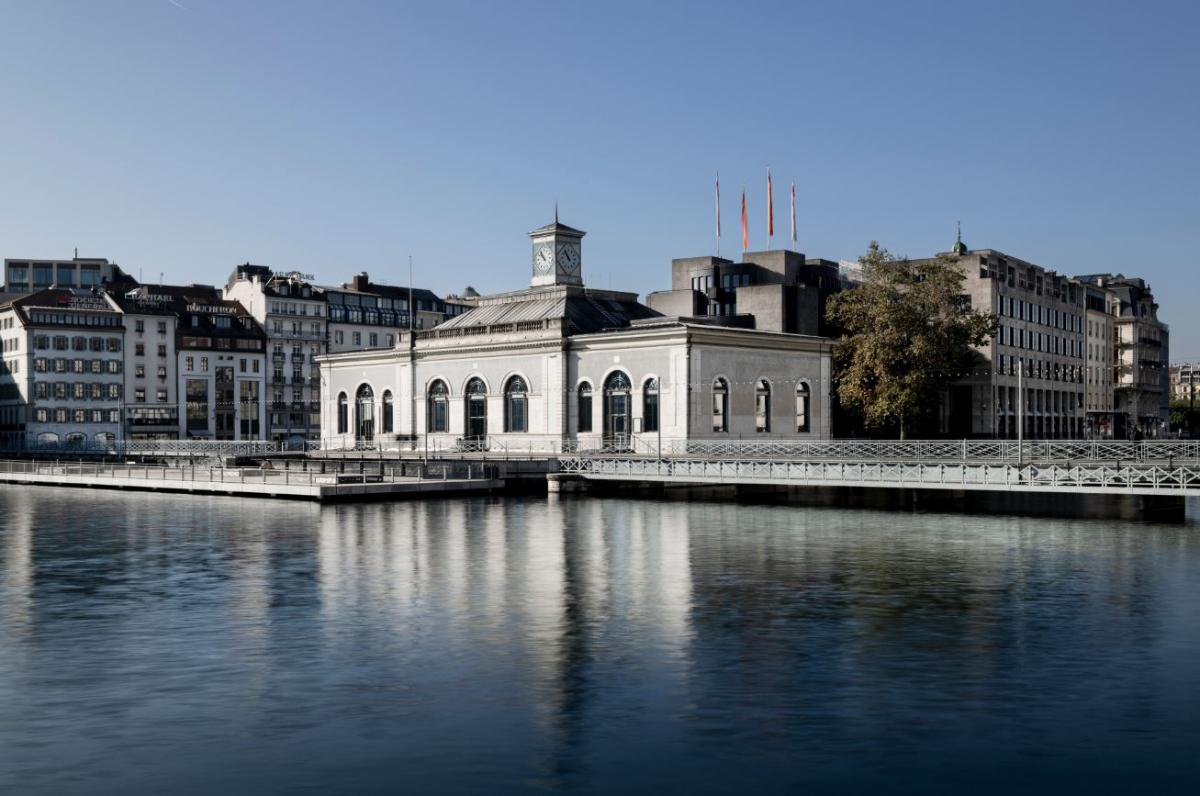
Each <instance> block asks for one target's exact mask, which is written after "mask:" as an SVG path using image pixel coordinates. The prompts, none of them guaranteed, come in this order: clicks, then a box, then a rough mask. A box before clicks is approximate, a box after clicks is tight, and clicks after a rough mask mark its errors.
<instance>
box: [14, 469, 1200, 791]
mask: <svg viewBox="0 0 1200 796" xmlns="http://www.w3.org/2000/svg"><path fill="white" fill-rule="evenodd" d="M1198 750H1200V520H1193V519H1188V520H1184V521H1181V522H1179V523H1175V524H1160V523H1153V522H1135V521H1099V520H1063V519H1043V518H1031V517H1016V516H970V515H956V514H939V513H932V512H924V513H922V512H909V511H875V510H862V509H848V508H831V507H807V508H805V507H796V506H784V505H751V504H744V503H743V504H737V503H716V502H707V503H705V502H696V503H685V502H668V501H657V500H626V499H620V498H549V499H547V498H507V499H501V498H472V499H458V500H453V501H442V500H439V501H428V502H411V503H376V504H366V505H346V506H327V507H318V506H314V505H310V504H306V503H290V502H270V501H254V500H249V499H237V498H221V497H188V496H166V495H149V494H133V493H118V492H108V491H79V490H65V489H62V490H60V489H48V488H19V487H0V793H5V794H17V793H39V794H40V793H47V794H51V793H52V794H62V793H80V794H83V793H87V794H98V793H123V794H124V793H149V792H160V793H171V794H190V793H216V792H224V793H241V792H254V793H283V792H286V793H306V792H310V793H330V792H339V791H340V792H348V791H352V792H378V793H398V792H405V793H425V792H434V791H437V792H471V793H506V792H555V791H566V792H573V793H580V792H582V793H600V792H615V791H622V792H647V793H649V792H663V791H673V792H688V793H698V792H731V791H739V792H752V791H753V790H766V791H779V790H805V791H807V792H835V791H840V792H863V791H873V792H888V793H907V792H914V793H915V792H929V791H931V790H938V791H941V792H957V791H967V790H969V791H971V792H975V793H989V792H996V793H1000V792H1016V791H1021V792H1026V793H1029V792H1052V791H1053V792H1061V791H1064V790H1068V791H1074V792H1092V793H1095V792H1129V791H1131V790H1134V789H1137V790H1140V791H1154V792H1173V791H1177V792H1183V791H1184V790H1185V789H1186V790H1188V791H1190V789H1191V787H1194V785H1195V782H1196V770H1197V752H1198Z"/></svg>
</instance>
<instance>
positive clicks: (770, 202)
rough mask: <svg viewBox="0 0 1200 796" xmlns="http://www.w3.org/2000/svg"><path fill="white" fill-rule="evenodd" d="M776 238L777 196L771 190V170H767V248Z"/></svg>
mask: <svg viewBox="0 0 1200 796" xmlns="http://www.w3.org/2000/svg"><path fill="white" fill-rule="evenodd" d="M773 237H775V194H774V193H773V192H772V190H771V170H770V169H767V248H768V249H769V248H771V238H773Z"/></svg>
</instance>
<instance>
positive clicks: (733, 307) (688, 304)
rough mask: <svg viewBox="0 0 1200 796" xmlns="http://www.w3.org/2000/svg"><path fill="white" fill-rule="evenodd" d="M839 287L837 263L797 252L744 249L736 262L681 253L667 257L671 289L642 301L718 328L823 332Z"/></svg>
mask: <svg viewBox="0 0 1200 796" xmlns="http://www.w3.org/2000/svg"><path fill="white" fill-rule="evenodd" d="M840 288H841V280H840V278H839V275H838V264H837V263H836V262H831V261H829V260H820V259H806V258H805V256H804V255H803V254H801V253H799V252H794V251H788V250H773V251H763V252H746V253H745V254H743V255H742V261H741V262H738V263H735V262H733V261H732V260H726V259H723V258H720V257H686V258H683V259H678V260H672V261H671V289H670V290H662V291H657V292H654V293H651V294H650V295H648V296H647V297H646V305H647V306H649V307H650V308H651V309H653V310H655V311H656V312H660V313H662V314H663V315H669V316H674V317H707V318H711V319H715V321H714V322H715V323H718V324H720V325H723V326H735V327H741V328H747V329H759V330H761V331H768V332H786V333H788V334H807V335H821V336H823V335H826V334H827V330H826V328H825V302H826V300H827V299H828V298H829V296H831V295H832V294H833V293H835V292H836V291H838V290H839V289H840Z"/></svg>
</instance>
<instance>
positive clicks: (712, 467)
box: [559, 456, 1200, 497]
mask: <svg viewBox="0 0 1200 796" xmlns="http://www.w3.org/2000/svg"><path fill="white" fill-rule="evenodd" d="M559 472H560V473H561V474H562V475H568V476H575V477H578V478H581V479H584V480H589V481H626V482H661V483H673V484H680V485H685V484H686V485H711V486H724V485H741V484H745V485H762V486H772V485H773V486H789V487H814V486H815V487H857V488H891V489H941V490H961V491H988V492H1057V493H1078V494H1092V495H1099V494H1108V495H1160V496H1175V497H1200V464H1195V463H1189V464H1175V463H1168V462H1165V461H1161V460H1159V461H1141V462H1137V461H1133V462H1129V463H1119V464H1117V463H1109V462H1102V461H1094V462H1081V463H1073V464H1072V463H1055V462H1049V463H1047V462H1040V463H1036V464H1016V463H1007V462H994V461H993V462H972V461H957V462H955V461H940V462H935V461H912V462H903V461H857V462H851V461H795V460H781V459H770V458H758V457H755V458H752V457H743V458H698V457H692V458H661V459H659V458H647V457H638V456H562V457H560V458H559Z"/></svg>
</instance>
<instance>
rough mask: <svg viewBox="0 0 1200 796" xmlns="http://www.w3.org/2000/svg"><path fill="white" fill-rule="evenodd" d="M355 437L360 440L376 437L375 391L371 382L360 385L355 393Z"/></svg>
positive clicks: (366, 440) (367, 440)
mask: <svg viewBox="0 0 1200 796" xmlns="http://www.w3.org/2000/svg"><path fill="white" fill-rule="evenodd" d="M354 422H355V428H354V438H355V439H356V440H358V441H360V442H370V441H371V440H373V439H375V391H374V390H372V389H371V385H370V384H361V385H359V388H358V392H356V393H355V394H354Z"/></svg>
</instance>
